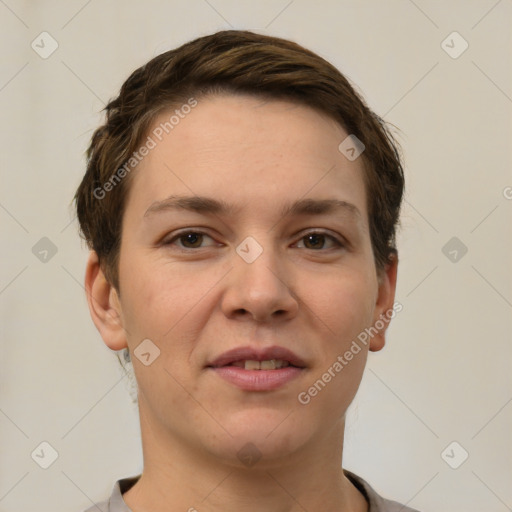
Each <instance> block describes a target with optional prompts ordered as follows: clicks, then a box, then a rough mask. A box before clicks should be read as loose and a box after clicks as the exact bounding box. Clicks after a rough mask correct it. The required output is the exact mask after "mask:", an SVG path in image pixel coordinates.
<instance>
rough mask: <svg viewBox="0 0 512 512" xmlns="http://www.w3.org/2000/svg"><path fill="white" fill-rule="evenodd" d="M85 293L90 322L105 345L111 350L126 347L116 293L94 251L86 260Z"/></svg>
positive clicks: (119, 305)
mask: <svg viewBox="0 0 512 512" xmlns="http://www.w3.org/2000/svg"><path fill="white" fill-rule="evenodd" d="M85 291H86V294H87V302H88V304H89V312H90V313H91V318H92V321H93V322H94V325H96V328H97V329H98V331H99V332H100V334H101V337H102V338H103V341H104V342H105V345H107V347H109V348H110V349H112V350H122V349H123V348H126V347H128V344H127V341H126V333H125V330H124V327H123V324H122V316H121V304H120V301H119V295H118V292H117V290H116V289H115V288H114V286H113V285H112V284H110V283H109V282H108V281H107V279H106V277H105V275H104V273H103V271H102V269H101V266H100V262H99V259H98V255H97V254H96V252H95V251H91V252H90V254H89V259H88V260H87V270H86V273H85Z"/></svg>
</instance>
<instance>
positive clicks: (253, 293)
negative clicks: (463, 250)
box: [224, 232, 297, 320]
mask: <svg viewBox="0 0 512 512" xmlns="http://www.w3.org/2000/svg"><path fill="white" fill-rule="evenodd" d="M258 238H259V240H260V241H261V243H260V241H258V240H257V239H256V237H254V236H248V237H246V238H245V239H244V240H242V242H241V243H240V244H239V245H238V246H237V247H236V249H235V254H234V261H233V264H234V269H233V272H231V274H232V277H231V282H230V286H229V290H228V291H227V293H226V297H225V300H224V307H225V313H226V314H228V315H234V314H238V315H240V314H242V315H245V316H247V315H251V316H252V317H253V318H254V319H257V320H264V319H269V318H270V317H271V316H272V315H275V313H277V312H279V314H280V315H283V314H284V313H287V314H288V315H292V314H295V312H296V309H297V303H296V301H295V299H294V297H293V294H292V293H291V290H290V289H289V286H288V284H287V279H286V262H285V261H281V260H280V254H279V251H278V249H277V248H276V247H275V245H274V244H273V243H272V240H271V234H269V233H268V232H267V233H266V234H263V235H259V237H258Z"/></svg>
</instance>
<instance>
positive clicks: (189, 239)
mask: <svg viewBox="0 0 512 512" xmlns="http://www.w3.org/2000/svg"><path fill="white" fill-rule="evenodd" d="M205 239H210V240H211V241H212V242H213V238H212V237H211V236H209V235H207V234H206V233H203V232H202V231H182V232H181V233H177V234H176V235H174V236H173V237H172V238H170V239H168V240H164V241H163V242H162V243H163V245H175V244H174V242H175V241H179V244H178V248H180V249H201V248H203V247H205V246H204V245H202V243H203V241H204V240H205ZM208 245H210V246H211V245H214V243H210V244H208Z"/></svg>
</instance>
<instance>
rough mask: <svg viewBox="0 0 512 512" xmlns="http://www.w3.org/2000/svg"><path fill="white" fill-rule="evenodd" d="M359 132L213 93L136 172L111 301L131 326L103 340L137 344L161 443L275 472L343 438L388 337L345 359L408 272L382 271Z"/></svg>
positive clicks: (288, 108)
mask: <svg viewBox="0 0 512 512" xmlns="http://www.w3.org/2000/svg"><path fill="white" fill-rule="evenodd" d="M168 118H169V114H165V115H163V116H162V117H161V118H159V119H157V120H156V122H155V124H154V127H158V126H159V125H160V123H161V122H164V121H165V120H168ZM347 135H348V134H347V133H346V132H345V131H344V130H343V129H342V128H341V127H340V126H339V125H338V124H337V123H335V122H334V121H333V120H331V119H330V118H328V117H326V116H324V115H322V114H320V113H318V112H317V111H315V110H312V109H310V108H308V107H305V106H300V105H297V104H293V103H288V102H284V101H276V100H274V101H269V102H265V101H262V100H261V99H257V98H254V97H251V96H231V95H225V96H215V97H207V98H204V99H202V100H200V101H199V102H198V105H197V106H196V107H195V108H194V109H193V110H192V111H191V112H190V113H189V114H188V115H187V116H186V117H184V118H183V119H180V122H179V124H176V125H175V126H174V128H173V129H172V132H170V133H169V135H167V136H166V137H165V138H163V139H162V141H160V142H158V143H157V144H156V147H154V148H153V149H152V150H151V151H150V152H149V154H148V155H147V156H146V157H145V158H144V159H143V161H142V162H141V163H140V164H139V166H138V168H137V169H136V171H134V174H133V176H132V177H131V178H132V181H131V184H130V194H129V197H128V199H127V204H126V211H125V216H124V220H123V231H122V243H121V250H120V259H119V282H120V286H119V294H117V293H116V291H115V290H110V294H109V301H110V303H111V304H113V306H112V309H113V310H114V311H115V312H116V314H118V315H119V317H118V321H119V323H120V325H122V329H118V330H117V331H116V330H115V328H114V327H111V328H108V329H106V328H105V327H104V326H103V328H100V330H101V331H102V335H103V338H104V339H105V342H106V343H107V345H109V346H110V347H111V348H113V349H115V350H119V349H121V348H123V346H126V344H127V345H128V346H129V348H130V352H131V354H132V361H133V364H134V370H135V373H136V378H137V381H138V386H139V406H140V413H141V416H142V417H143V423H145V424H146V425H148V426H150V428H151V429H152V430H153V432H155V433H156V432H158V433H159V434H158V436H160V437H165V438H166V439H168V440H169V442H170V443H172V442H176V441H179V443H180V445H181V446H187V447H190V448H191V449H195V450H197V449H201V451H202V452H203V453H208V454H211V455H213V456H215V457H217V458H220V459H223V460H229V461H231V462H232V463H233V464H240V463H241V462H240V460H239V457H237V452H238V451H239V450H240V449H242V448H243V447H244V446H246V445H247V443H252V444H253V445H254V446H255V447H256V449H257V451H258V453H259V454H260V455H261V456H262V459H261V460H262V461H263V460H265V461H268V463H269V464H270V463H272V461H275V460H277V459H280V460H283V457H284V458H286V457H289V458H290V460H292V459H293V457H294V456H298V455H299V454H303V453H304V452H305V451H307V450H312V449H318V447H319V446H322V443H326V440H332V438H333V437H332V436H333V435H338V434H339V433H340V432H342V430H343V421H344V415H345V412H346V410H347V407H348V406H349V404H350V402H351V401H352V399H353V397H354V395H355V393H356V391H357V388H358V386H359V383H360V380H361V376H362V373H363V369H364V365H365V361H366V356H367V352H368V349H370V350H378V349H380V348H381V347H382V344H383V332H381V333H380V334H378V335H376V336H374V337H373V339H371V341H370V340H368V343H367V344H366V345H363V344H361V343H359V346H360V350H359V351H358V352H357V353H355V350H354V349H352V357H351V358H350V360H348V361H347V359H348V358H347V357H344V354H345V353H347V351H350V349H351V347H354V345H353V342H354V340H357V337H358V335H360V333H361V332H363V331H364V329H365V328H369V327H370V326H372V325H373V324H374V323H375V322H376V321H377V320H378V319H379V317H380V315H381V314H382V313H385V312H386V311H389V310H390V308H391V307H392V304H393V298H394V286H395V280H394V279H395V276H396V274H395V273H394V272H396V267H392V268H390V269H388V270H387V272H386V271H385V272H383V273H382V275H380V274H379V275H378V274H377V272H376V268H375V264H374V255H373V252H372V246H371V242H370V235H369V225H368V214H367V208H366V200H367V198H366V191H365V186H364V179H363V172H364V170H363V162H362V159H361V158H358V159H356V160H355V161H349V160H348V159H347V158H346V157H345V156H344V155H343V154H342V153H341V152H340V151H339V150H338V146H339V144H340V143H341V142H342V141H343V140H344V139H345V138H346V137H347ZM143 340H150V341H145V342H144V343H145V345H144V344H143V345H140V344H141V342H143ZM138 347H139V348H138ZM134 351H135V354H134ZM158 351H159V353H158ZM141 352H142V353H143V354H145V355H143V356H142V361H144V362H145V363H149V364H143V362H141V360H140V359H139V357H137V354H139V356H140V353H141ZM148 354H149V355H148ZM156 356H157V357H156ZM340 356H341V358H342V359H343V361H344V363H343V364H342V363H341V362H340V359H339V357H340ZM245 361H249V362H247V363H246V362H245ZM255 361H256V362H255ZM262 361H264V362H262ZM336 362H338V364H339V365H341V366H342V369H341V370H340V369H339V366H336ZM281 366H283V367H281ZM280 367H281V368H280ZM256 368H261V369H256ZM326 373H328V374H329V375H328V376H327V377H325V374H326ZM329 376H330V378H328V377H329ZM319 379H320V380H322V383H323V385H322V384H320V385H319V384H318V380H319ZM315 382H317V386H316V393H315V392H314V391H311V392H308V390H310V389H311V387H312V386H314V384H315ZM301 398H302V399H301ZM329 443H331V442H330V441H329ZM326 446H327V445H326ZM329 446H331V447H332V443H331V444H329ZM253 449H254V448H253Z"/></svg>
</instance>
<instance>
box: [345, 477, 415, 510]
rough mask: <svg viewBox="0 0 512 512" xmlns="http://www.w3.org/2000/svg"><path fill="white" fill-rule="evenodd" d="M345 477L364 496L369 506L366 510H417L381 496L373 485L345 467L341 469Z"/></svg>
mask: <svg viewBox="0 0 512 512" xmlns="http://www.w3.org/2000/svg"><path fill="white" fill-rule="evenodd" d="M343 472H344V473H345V475H346V477H347V478H348V479H349V480H350V481H351V482H352V483H353V484H354V485H355V486H356V487H357V488H358V489H359V491H360V492H361V493H362V494H363V495H364V496H365V497H366V499H367V501H368V503H369V507H368V512H419V511H418V510H416V509H413V508H409V507H407V506H405V505H402V504H401V503H398V502H396V501H392V500H388V499H386V498H383V497H382V496H380V495H379V494H377V492H376V491H375V489H373V487H372V486H371V485H370V484H369V483H368V482H367V481H366V480H363V479H362V478H361V477H360V476H357V475H356V474H354V473H351V472H350V471H347V470H346V469H344V470H343Z"/></svg>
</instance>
